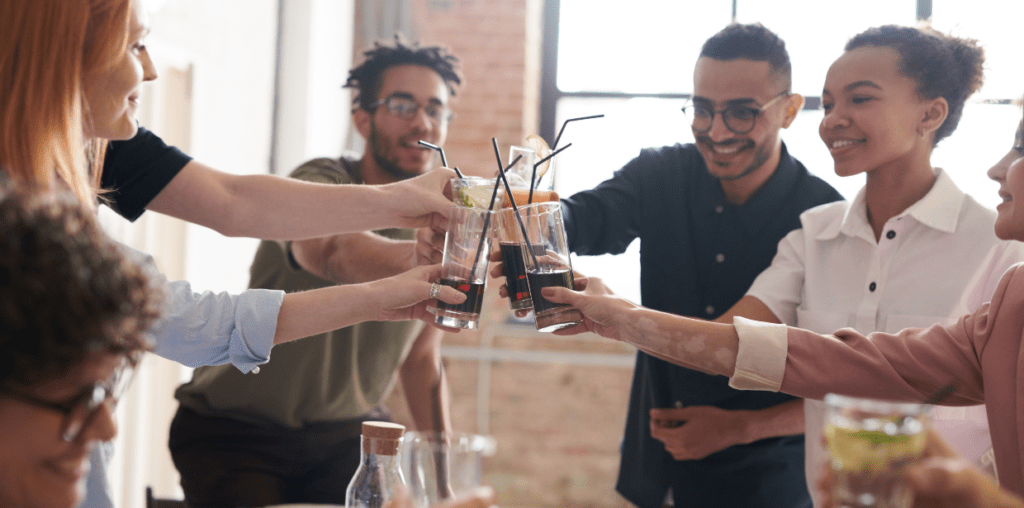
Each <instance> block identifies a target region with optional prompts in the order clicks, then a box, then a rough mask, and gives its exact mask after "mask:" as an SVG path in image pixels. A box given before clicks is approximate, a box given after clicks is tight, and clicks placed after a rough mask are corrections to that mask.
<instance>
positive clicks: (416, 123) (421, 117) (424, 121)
mask: <svg viewBox="0 0 1024 508" xmlns="http://www.w3.org/2000/svg"><path fill="white" fill-rule="evenodd" d="M409 121H410V122H412V125H413V127H414V128H415V129H416V130H417V131H418V132H426V131H428V130H430V128H431V126H433V121H432V120H431V119H430V115H428V114H427V108H425V107H422V106H420V107H417V108H416V113H414V114H413V115H412V118H411V119H410V120H409Z"/></svg>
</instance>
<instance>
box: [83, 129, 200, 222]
mask: <svg viewBox="0 0 1024 508" xmlns="http://www.w3.org/2000/svg"><path fill="white" fill-rule="evenodd" d="M191 160H192V158H191V157H189V156H188V155H185V154H184V153H182V151H181V150H178V149H177V148H175V147H173V146H168V145H167V143H164V140H162V139H160V137H159V136H157V135H156V134H153V133H152V132H150V131H148V130H146V128H145V127H139V132H138V133H137V134H135V137H133V138H131V139H127V140H124V141H111V142H110V144H109V145H108V146H107V154H106V157H105V158H104V159H103V175H102V178H101V182H100V185H101V187H102V188H103V189H104V190H105V191H107V192H105V193H104V194H103V197H104V198H106V199H105V201H104V203H105V204H106V205H108V206H109V207H110V208H111V209H112V210H114V211H115V212H117V213H118V215H121V216H122V217H124V218H126V219H128V220H130V221H133V222H134V221H135V219H138V218H139V216H141V215H142V213H143V212H145V211H146V207H147V206H149V202H150V201H152V200H153V198H155V197H156V195H157V194H160V191H162V190H164V187H166V186H167V184H169V183H171V180H172V179H174V177H175V176H177V175H178V172H180V171H181V169H182V168H184V167H185V165H186V164H188V163H189V161H191Z"/></svg>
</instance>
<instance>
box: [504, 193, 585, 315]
mask: <svg viewBox="0 0 1024 508" xmlns="http://www.w3.org/2000/svg"><path fill="white" fill-rule="evenodd" d="M519 215H520V217H521V218H522V228H521V229H519V235H520V241H521V242H522V243H523V244H524V245H525V246H527V247H525V248H524V249H523V262H524V265H525V267H526V279H527V281H528V283H529V285H530V297H531V299H532V300H533V312H534V318H535V319H536V320H537V330H539V331H542V332H553V331H555V330H560V329H562V328H568V327H570V326H573V325H576V324H579V323H580V322H582V321H583V314H581V313H580V311H578V310H576V309H575V308H574V307H572V306H571V305H569V304H565V303H554V302H551V301H549V300H548V299H546V298H544V296H543V295H542V294H541V289H543V288H545V287H548V286H562V287H565V288H569V289H575V285H574V283H573V273H572V261H571V260H570V259H569V244H568V242H567V241H566V239H565V224H564V222H563V220H562V206H561V204H560V203H559V202H557V201H552V202H542V203H534V204H532V205H526V206H523V207H520V208H519ZM524 229H525V231H524ZM524 232H525V233H526V236H525V237H523V236H522V235H523V233H524Z"/></svg>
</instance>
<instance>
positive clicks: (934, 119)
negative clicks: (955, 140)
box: [918, 97, 949, 133]
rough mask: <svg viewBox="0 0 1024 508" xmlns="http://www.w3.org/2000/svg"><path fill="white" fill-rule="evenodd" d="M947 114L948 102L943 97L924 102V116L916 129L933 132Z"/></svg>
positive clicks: (944, 119)
mask: <svg viewBox="0 0 1024 508" xmlns="http://www.w3.org/2000/svg"><path fill="white" fill-rule="evenodd" d="M947 116H949V103H948V102H946V99H945V98H943V97H936V98H935V99H932V100H930V101H928V102H927V103H926V104H925V108H924V116H923V117H922V118H921V124H920V125H919V126H918V129H920V131H921V132H922V133H928V132H934V131H936V130H938V128H939V127H941V126H942V122H945V121H946V117H947Z"/></svg>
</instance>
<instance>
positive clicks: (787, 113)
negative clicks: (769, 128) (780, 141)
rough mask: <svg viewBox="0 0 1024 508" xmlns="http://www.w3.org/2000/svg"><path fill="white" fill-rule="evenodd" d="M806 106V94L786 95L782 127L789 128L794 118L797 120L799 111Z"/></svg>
mask: <svg viewBox="0 0 1024 508" xmlns="http://www.w3.org/2000/svg"><path fill="white" fill-rule="evenodd" d="M803 107H804V96H803V95H800V94H798V93H793V94H789V97H786V104H785V105H784V108H785V109H783V115H784V116H783V118H782V128H783V129H788V128H789V126H790V124H792V123H793V120H796V115H797V113H799V112H800V110H801V109H802V108H803Z"/></svg>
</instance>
